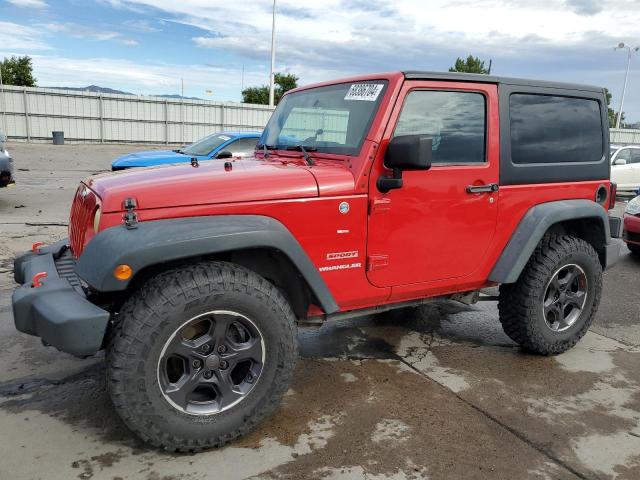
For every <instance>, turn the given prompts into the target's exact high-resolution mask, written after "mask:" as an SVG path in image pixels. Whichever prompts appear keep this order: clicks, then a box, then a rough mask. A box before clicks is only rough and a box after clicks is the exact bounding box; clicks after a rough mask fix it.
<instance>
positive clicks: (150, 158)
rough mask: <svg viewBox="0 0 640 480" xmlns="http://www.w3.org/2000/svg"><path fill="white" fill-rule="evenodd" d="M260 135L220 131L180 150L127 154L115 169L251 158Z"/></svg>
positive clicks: (114, 163) (119, 159)
mask: <svg viewBox="0 0 640 480" xmlns="http://www.w3.org/2000/svg"><path fill="white" fill-rule="evenodd" d="M260 135H262V133H261V132H218V133H214V134H212V135H209V136H208V137H204V138H203V139H201V140H198V141H197V142H195V143H192V144H191V145H188V146H186V147H183V148H182V149H179V150H146V151H143V152H135V153H129V154H127V155H123V156H121V157H118V158H116V159H115V160H114V161H113V162H112V163H111V170H113V171H116V170H124V169H125V168H133V167H152V166H157V165H170V164H173V163H189V162H191V159H192V158H194V157H195V158H197V159H198V161H203V160H213V159H216V158H218V159H222V158H233V157H247V156H250V155H252V154H253V151H254V150H255V148H256V144H257V143H258V140H259V139H260Z"/></svg>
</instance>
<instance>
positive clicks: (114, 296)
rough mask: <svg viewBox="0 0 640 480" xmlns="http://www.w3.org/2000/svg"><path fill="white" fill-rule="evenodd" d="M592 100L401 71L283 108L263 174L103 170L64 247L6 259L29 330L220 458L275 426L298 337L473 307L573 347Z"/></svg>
mask: <svg viewBox="0 0 640 480" xmlns="http://www.w3.org/2000/svg"><path fill="white" fill-rule="evenodd" d="M607 123H608V121H607V105H606V101H605V95H604V92H603V90H602V89H601V88H593V87H585V86H579V85H565V84H557V83H548V82H540V81H531V80H515V79H508V78H498V77H491V76H486V75H470V74H454V73H445V74H441V73H424V72H403V73H388V74H380V75H367V76H359V77H354V78H349V79H345V80H340V81H335V82H328V83H324V84H319V85H312V86H308V87H303V88H299V89H296V90H293V91H291V92H289V93H288V94H287V95H285V96H284V98H283V99H282V101H281V102H280V104H279V105H278V108H277V109H276V110H275V112H274V113H273V116H272V117H271V119H270V121H269V124H268V125H267V127H266V128H265V130H264V133H263V135H262V138H261V140H260V144H259V145H258V149H257V150H256V154H255V159H251V160H243V161H238V162H223V161H219V162H217V161H213V162H208V163H206V164H205V163H202V164H198V163H197V161H195V160H194V161H193V163H192V164H191V165H183V166H171V167H166V168H155V169H146V170H142V171H140V170H139V171H132V172H124V173H117V174H112V173H110V174H105V175H98V176H94V177H91V178H89V179H87V180H86V181H85V182H83V183H82V184H81V185H80V187H79V189H78V191H77V193H76V196H75V199H74V202H73V207H72V209H71V220H70V226H69V239H66V240H63V241H61V242H59V243H56V244H54V245H50V246H47V247H38V246H37V245H36V246H35V248H34V249H33V251H32V252H30V253H27V254H25V255H23V256H21V257H19V258H18V259H16V261H15V279H16V281H17V282H18V283H20V284H22V286H21V287H19V288H18V289H17V290H16V291H15V293H14V296H13V311H14V317H15V324H16V327H17V329H18V330H20V331H22V332H25V333H28V334H31V335H37V336H39V337H41V338H42V340H43V341H44V342H45V343H46V344H50V345H53V346H55V347H57V348H58V349H60V350H62V351H65V352H69V353H72V354H74V355H78V356H84V355H92V354H94V353H96V352H97V351H98V350H100V349H106V350H107V363H108V373H107V374H108V385H109V389H110V393H111V397H112V399H113V403H114V404H115V407H116V410H117V411H118V413H119V414H120V415H121V416H122V418H123V419H124V421H125V422H126V423H127V425H128V426H129V427H130V428H131V429H132V430H133V431H134V432H136V433H137V434H138V435H139V436H140V437H141V438H143V439H144V440H146V441H147V442H149V443H151V444H153V445H157V446H162V447H164V448H166V449H171V450H181V451H186V450H198V449H202V448H205V447H210V446H220V445H223V444H224V443H226V442H228V441H230V440H233V439H235V438H237V437H238V436H240V435H242V434H244V433H245V432H247V431H248V430H249V429H251V428H252V427H253V426H254V425H256V424H257V423H258V422H259V421H260V420H261V419H263V418H264V417H265V415H267V414H269V413H270V412H271V411H272V410H273V409H274V408H275V406H276V405H277V403H278V401H279V400H280V398H281V397H282V395H283V394H284V392H285V391H286V390H287V388H288V386H289V382H290V380H291V376H292V372H293V369H294V365H295V363H296V356H297V347H296V324H297V323H322V322H325V321H328V320H332V319H338V318H340V319H342V318H345V317H351V316H358V315H364V314H371V313H376V312H382V311H386V310H390V309H395V308H399V307H406V306H412V305H420V304H422V303H425V302H426V301H429V300H430V299H433V298H455V299H458V300H463V301H466V302H473V301H474V300H476V299H477V297H478V293H477V292H478V291H479V290H480V289H482V288H484V287H488V286H494V285H500V300H499V304H498V306H499V312H500V321H501V322H502V325H503V327H504V330H505V331H506V333H507V334H508V335H509V336H510V337H511V338H512V339H513V340H514V341H516V342H517V343H519V344H520V345H522V347H523V348H525V349H527V350H529V351H532V352H537V353H540V354H544V355H550V354H557V353H560V352H563V351H565V350H567V349H568V348H570V347H572V346H573V345H574V344H575V343H576V342H577V341H578V340H579V339H580V338H581V337H582V336H583V335H584V334H585V332H586V331H587V329H588V328H589V326H590V325H591V322H592V321H593V318H594V315H595V313H596V309H597V308H598V304H599V301H600V295H601V291H602V271H603V269H605V268H607V267H609V266H610V265H611V264H613V263H614V262H615V261H616V260H617V257H618V255H619V251H620V247H621V244H622V241H621V240H620V236H621V221H620V219H619V218H613V217H609V216H608V214H607V209H608V208H611V206H612V205H613V202H614V200H615V192H614V189H615V187H614V186H613V185H612V184H611V183H610V182H609V169H610V166H609V158H608V152H609V144H608V143H609V135H608V127H607Z"/></svg>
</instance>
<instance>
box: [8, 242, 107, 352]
mask: <svg viewBox="0 0 640 480" xmlns="http://www.w3.org/2000/svg"><path fill="white" fill-rule="evenodd" d="M67 245H68V241H67V240H62V241H60V242H57V243H54V244H53V245H49V246H47V247H42V248H41V249H40V250H39V251H38V252H37V253H34V252H28V253H25V254H24V255H22V256H20V257H18V258H16V260H15V261H14V278H15V280H16V282H18V283H19V284H20V285H21V286H20V287H18V288H17V289H16V290H15V292H14V293H13V299H12V304H13V318H14V321H15V325H16V328H17V329H18V330H19V331H21V332H24V333H27V334H29V335H35V336H37V337H40V338H41V339H42V340H43V341H44V342H45V343H48V344H50V345H53V346H54V347H56V348H57V349H59V350H61V351H63V352H67V353H70V354H72V355H76V356H79V357H84V356H87V355H93V354H95V353H96V352H98V350H100V349H101V348H102V343H103V340H104V336H105V332H106V330H107V325H108V323H109V312H107V311H106V310H103V309H101V308H100V307H97V306H96V305H94V304H93V303H91V302H90V301H89V300H88V299H87V297H86V295H85V293H84V291H83V289H82V286H81V284H80V280H79V278H78V277H77V276H76V275H75V271H74V267H75V260H74V259H73V257H72V256H71V252H70V251H69V249H68V247H67ZM40 272H46V273H47V276H46V277H45V278H43V279H42V285H41V286H40V287H35V288H34V287H33V286H32V284H31V283H32V278H33V276H34V275H35V274H36V273H40Z"/></svg>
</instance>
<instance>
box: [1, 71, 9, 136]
mask: <svg viewBox="0 0 640 480" xmlns="http://www.w3.org/2000/svg"><path fill="white" fill-rule="evenodd" d="M0 97H2V123H1V124H0V131H2V127H4V134H5V135H9V134H8V133H7V114H6V112H5V110H6V104H5V98H4V84H3V83H2V63H1V62H0Z"/></svg>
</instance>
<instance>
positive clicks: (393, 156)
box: [378, 135, 433, 193]
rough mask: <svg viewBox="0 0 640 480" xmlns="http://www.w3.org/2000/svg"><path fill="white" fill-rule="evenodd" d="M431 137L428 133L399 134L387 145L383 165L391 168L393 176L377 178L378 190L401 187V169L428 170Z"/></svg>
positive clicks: (385, 190) (383, 190)
mask: <svg viewBox="0 0 640 480" xmlns="http://www.w3.org/2000/svg"><path fill="white" fill-rule="evenodd" d="M432 145H433V139H432V138H431V137H430V136H428V135H401V136H399V137H394V138H392V139H391V141H390V142H389V145H388V146H387V152H386V154H385V157H384V165H385V167H387V168H390V169H391V170H393V176H392V177H387V176H382V177H380V178H378V190H380V191H381V192H382V193H387V192H388V191H389V190H392V189H394V188H401V187H402V171H403V170H429V168H431V149H432Z"/></svg>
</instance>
